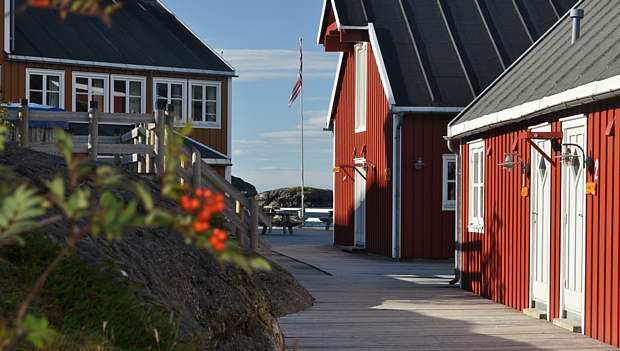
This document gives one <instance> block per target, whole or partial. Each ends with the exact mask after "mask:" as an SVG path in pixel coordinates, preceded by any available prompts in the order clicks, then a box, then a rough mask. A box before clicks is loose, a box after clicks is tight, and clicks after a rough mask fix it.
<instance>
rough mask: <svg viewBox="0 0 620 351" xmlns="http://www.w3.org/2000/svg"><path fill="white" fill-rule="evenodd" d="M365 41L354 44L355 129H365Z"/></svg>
mask: <svg viewBox="0 0 620 351" xmlns="http://www.w3.org/2000/svg"><path fill="white" fill-rule="evenodd" d="M366 56H367V55H366V43H359V44H357V45H355V131H356V132H363V131H365V130H366V86H367V72H366V71H367V67H368V65H367V59H366Z"/></svg>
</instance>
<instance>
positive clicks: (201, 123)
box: [189, 80, 222, 128]
mask: <svg viewBox="0 0 620 351" xmlns="http://www.w3.org/2000/svg"><path fill="white" fill-rule="evenodd" d="M189 89H190V93H189V99H190V103H189V119H190V120H191V122H192V126H196V127H205V128H220V127H221V123H220V120H221V119H220V114H221V95H222V94H221V91H222V82H219V81H205V80H190V81H189Z"/></svg>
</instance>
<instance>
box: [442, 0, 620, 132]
mask: <svg viewBox="0 0 620 351" xmlns="http://www.w3.org/2000/svg"><path fill="white" fill-rule="evenodd" d="M579 8H580V9H583V10H584V12H585V17H584V18H583V19H582V20H581V37H580V38H579V39H578V40H577V41H576V42H575V43H574V44H572V45H571V38H572V19H571V18H569V17H568V16H567V17H566V18H564V19H563V20H562V21H560V22H559V23H558V24H557V27H555V28H554V29H553V30H552V31H550V32H549V34H548V35H547V36H545V37H544V38H541V40H540V42H539V43H537V45H535V46H534V47H532V48H531V50H530V51H529V52H528V53H527V54H526V55H524V56H523V57H522V58H521V59H520V61H519V62H517V64H515V65H514V66H513V67H511V68H510V70H509V71H508V72H506V73H505V74H504V75H502V77H501V78H500V79H498V80H497V82H495V84H494V85H493V86H492V87H490V89H489V90H488V91H486V92H485V93H484V94H482V95H481V96H480V97H478V98H477V101H475V102H474V103H472V104H471V105H470V106H468V107H467V109H466V110H464V111H463V112H462V113H461V114H460V115H459V116H457V117H456V118H455V119H454V120H453V121H452V122H451V123H450V125H456V124H459V123H463V122H466V121H471V120H474V119H476V118H478V117H481V116H485V115H488V114H491V113H495V112H499V111H504V110H506V109H509V108H511V107H515V106H520V105H523V104H525V103H528V102H533V101H537V100H540V99H542V98H544V97H549V96H552V95H555V94H558V93H561V92H564V91H567V90H569V89H571V88H576V87H579V86H582V85H585V84H588V83H593V82H596V81H600V80H603V79H606V78H611V77H615V76H618V75H620V35H618V28H620V6H618V3H617V1H616V0H586V1H584V2H583V3H582V4H580V5H579Z"/></svg>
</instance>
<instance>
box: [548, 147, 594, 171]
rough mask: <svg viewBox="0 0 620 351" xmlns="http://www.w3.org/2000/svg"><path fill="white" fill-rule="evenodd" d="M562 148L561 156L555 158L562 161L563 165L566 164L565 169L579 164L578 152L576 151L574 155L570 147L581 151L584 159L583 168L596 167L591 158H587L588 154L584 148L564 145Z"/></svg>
mask: <svg viewBox="0 0 620 351" xmlns="http://www.w3.org/2000/svg"><path fill="white" fill-rule="evenodd" d="M562 146H563V147H562V154H561V155H559V156H555V157H554V158H560V159H562V164H564V166H565V167H570V166H572V165H574V164H575V163H576V162H578V161H577V160H578V159H579V155H577V150H575V153H572V152H571V149H570V148H569V146H574V147H576V148H578V149H579V150H581V156H582V157H583V159H584V162H583V168H590V167H592V166H593V165H594V161H593V160H592V158H591V157H590V156H587V157H586V152H585V151H583V148H582V147H581V146H579V145H577V144H562Z"/></svg>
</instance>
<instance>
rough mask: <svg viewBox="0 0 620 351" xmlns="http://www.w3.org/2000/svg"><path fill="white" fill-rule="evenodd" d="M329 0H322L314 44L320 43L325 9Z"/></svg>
mask: <svg viewBox="0 0 620 351" xmlns="http://www.w3.org/2000/svg"><path fill="white" fill-rule="evenodd" d="M328 1H329V0H324V1H323V10H322V11H321V20H320V21H319V33H318V34H317V36H316V45H317V46H318V45H321V34H323V22H324V21H325V10H327V2H328Z"/></svg>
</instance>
